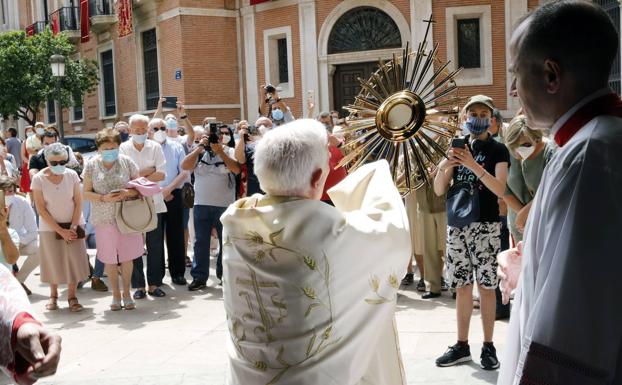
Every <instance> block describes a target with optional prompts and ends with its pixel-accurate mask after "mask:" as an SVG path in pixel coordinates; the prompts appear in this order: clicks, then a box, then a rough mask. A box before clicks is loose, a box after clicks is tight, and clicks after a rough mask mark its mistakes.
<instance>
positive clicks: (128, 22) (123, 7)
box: [117, 0, 132, 37]
mask: <svg viewBox="0 0 622 385" xmlns="http://www.w3.org/2000/svg"><path fill="white" fill-rule="evenodd" d="M117 15H118V16H119V24H118V29H119V37H125V36H128V35H131V34H132V0H117Z"/></svg>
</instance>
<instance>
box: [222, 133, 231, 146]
mask: <svg viewBox="0 0 622 385" xmlns="http://www.w3.org/2000/svg"><path fill="white" fill-rule="evenodd" d="M230 140H231V136H230V135H223V136H222V142H223V143H224V144H227V143H229V141H230Z"/></svg>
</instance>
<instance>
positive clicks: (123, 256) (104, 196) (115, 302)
mask: <svg viewBox="0 0 622 385" xmlns="http://www.w3.org/2000/svg"><path fill="white" fill-rule="evenodd" d="M95 144H96V145H97V150H98V152H99V154H98V155H97V156H95V157H93V158H91V159H90V160H89V161H88V162H87V164H86V166H85V168H84V172H83V174H82V178H83V180H84V198H85V199H87V200H89V201H90V202H91V203H92V206H91V218H90V221H91V223H92V224H93V225H94V226H95V239H96V242H97V258H98V259H99V260H100V261H102V262H103V263H104V264H105V265H106V272H107V274H108V279H109V280H110V285H111V286H112V304H111V305H110V310H112V311H117V310H121V306H122V305H121V292H120V290H119V279H118V271H117V268H118V266H120V270H121V277H122V279H123V306H124V307H125V309H126V310H132V309H134V308H135V307H136V305H135V303H134V300H133V299H132V296H131V295H130V279H131V277H132V268H133V261H134V259H136V258H138V257H139V256H141V255H142V253H143V238H142V235H141V234H122V233H121V232H120V231H119V228H118V227H117V224H116V220H115V202H120V201H123V200H126V199H129V198H134V197H137V196H138V191H136V190H134V189H126V188H125V186H126V185H127V183H128V182H129V181H131V180H133V179H136V178H138V177H139V172H138V166H137V165H136V163H134V161H133V160H131V159H130V158H129V157H127V156H125V155H120V154H119V145H120V144H121V135H120V134H119V132H118V131H117V130H115V129H110V128H106V129H104V130H102V131H100V132H98V133H97V136H96V137H95Z"/></svg>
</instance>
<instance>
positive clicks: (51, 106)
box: [47, 99, 56, 124]
mask: <svg viewBox="0 0 622 385" xmlns="http://www.w3.org/2000/svg"><path fill="white" fill-rule="evenodd" d="M47 115H48V124H52V123H56V103H54V100H53V99H48V102H47Z"/></svg>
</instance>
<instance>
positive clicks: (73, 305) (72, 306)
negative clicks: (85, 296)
mask: <svg viewBox="0 0 622 385" xmlns="http://www.w3.org/2000/svg"><path fill="white" fill-rule="evenodd" d="M67 302H68V303H69V310H70V311H71V312H72V313H77V312H80V311H82V310H84V306H82V305H80V303H79V302H78V299H77V298H76V297H73V298H69V299H68V300H67Z"/></svg>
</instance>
